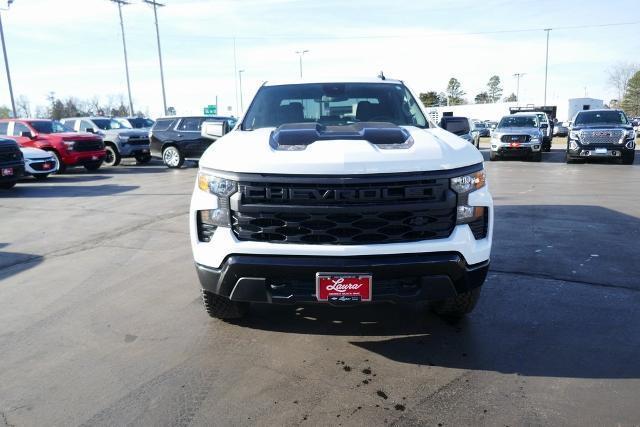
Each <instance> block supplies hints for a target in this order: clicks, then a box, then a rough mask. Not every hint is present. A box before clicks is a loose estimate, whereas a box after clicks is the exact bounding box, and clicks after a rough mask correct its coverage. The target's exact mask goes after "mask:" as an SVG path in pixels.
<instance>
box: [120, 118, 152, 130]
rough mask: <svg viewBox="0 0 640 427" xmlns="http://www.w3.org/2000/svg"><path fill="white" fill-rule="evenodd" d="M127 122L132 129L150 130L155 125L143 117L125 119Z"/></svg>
mask: <svg viewBox="0 0 640 427" xmlns="http://www.w3.org/2000/svg"><path fill="white" fill-rule="evenodd" d="M127 122H129V124H130V125H131V127H132V128H134V129H142V128H150V127H151V126H153V124H154V123H155V122H154V121H153V120H151V119H145V118H144V117H134V118H132V119H127ZM125 124H126V122H125Z"/></svg>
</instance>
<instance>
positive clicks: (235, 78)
mask: <svg viewBox="0 0 640 427" xmlns="http://www.w3.org/2000/svg"><path fill="white" fill-rule="evenodd" d="M233 85H234V86H235V90H236V115H239V114H238V62H237V60H236V38H235V37H234V38H233Z"/></svg>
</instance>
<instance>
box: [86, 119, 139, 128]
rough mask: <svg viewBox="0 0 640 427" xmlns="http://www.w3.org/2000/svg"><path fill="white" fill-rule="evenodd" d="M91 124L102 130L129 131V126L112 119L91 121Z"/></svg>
mask: <svg viewBox="0 0 640 427" xmlns="http://www.w3.org/2000/svg"><path fill="white" fill-rule="evenodd" d="M92 122H93V124H95V125H96V126H98V127H99V128H100V129H102V130H110V129H131V128H130V127H129V126H127V125H125V124H123V123H120V122H119V121H117V120H114V119H93V120H92Z"/></svg>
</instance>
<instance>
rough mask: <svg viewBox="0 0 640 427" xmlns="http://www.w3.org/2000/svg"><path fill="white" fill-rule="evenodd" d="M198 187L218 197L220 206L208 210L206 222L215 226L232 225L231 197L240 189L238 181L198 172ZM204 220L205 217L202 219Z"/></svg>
mask: <svg viewBox="0 0 640 427" xmlns="http://www.w3.org/2000/svg"><path fill="white" fill-rule="evenodd" d="M198 188H199V189H200V190H202V191H204V192H207V193H210V194H213V195H214V196H217V198H218V208H217V209H212V210H209V211H202V212H206V215H205V216H203V217H202V218H205V217H206V221H205V222H206V223H207V224H210V225H212V226H215V227H231V210H230V208H229V197H230V196H231V195H233V194H234V193H235V192H236V191H238V183H237V182H235V181H232V180H230V179H226V178H220V177H218V176H214V175H209V174H207V173H204V172H198ZM201 220H202V221H204V220H203V219H201Z"/></svg>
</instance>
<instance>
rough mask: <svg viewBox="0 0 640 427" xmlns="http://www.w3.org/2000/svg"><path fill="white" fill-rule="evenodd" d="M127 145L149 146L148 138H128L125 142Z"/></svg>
mask: <svg viewBox="0 0 640 427" xmlns="http://www.w3.org/2000/svg"><path fill="white" fill-rule="evenodd" d="M127 144H130V145H149V138H136V137H130V138H129V140H128V141H127Z"/></svg>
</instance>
